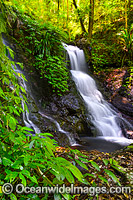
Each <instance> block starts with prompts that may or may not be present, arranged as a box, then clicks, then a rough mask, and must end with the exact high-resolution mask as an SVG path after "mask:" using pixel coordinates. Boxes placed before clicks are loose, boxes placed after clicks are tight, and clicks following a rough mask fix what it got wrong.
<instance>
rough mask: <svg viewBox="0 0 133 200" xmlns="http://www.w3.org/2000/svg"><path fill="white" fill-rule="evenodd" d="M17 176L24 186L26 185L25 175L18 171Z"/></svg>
mask: <svg viewBox="0 0 133 200" xmlns="http://www.w3.org/2000/svg"><path fill="white" fill-rule="evenodd" d="M19 178H20V179H21V180H22V184H23V185H24V186H26V179H25V177H24V176H23V174H22V173H19Z"/></svg>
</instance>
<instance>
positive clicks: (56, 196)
mask: <svg viewBox="0 0 133 200" xmlns="http://www.w3.org/2000/svg"><path fill="white" fill-rule="evenodd" d="M54 200H62V197H61V194H58V193H55V194H54Z"/></svg>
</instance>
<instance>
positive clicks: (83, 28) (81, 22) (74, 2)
mask: <svg viewBox="0 0 133 200" xmlns="http://www.w3.org/2000/svg"><path fill="white" fill-rule="evenodd" d="M73 4H74V6H75V8H76V10H77V13H78V17H79V20H80V25H81V28H82V31H83V33H85V32H86V30H85V27H84V24H83V20H82V17H81V16H80V11H79V9H78V7H77V4H76V1H75V0H73Z"/></svg>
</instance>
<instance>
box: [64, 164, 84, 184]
mask: <svg viewBox="0 0 133 200" xmlns="http://www.w3.org/2000/svg"><path fill="white" fill-rule="evenodd" d="M67 168H68V169H69V170H70V171H71V172H72V173H73V174H74V176H75V177H76V178H77V179H78V180H79V181H81V182H82V179H83V175H82V173H81V172H80V170H79V169H78V168H77V167H75V166H74V165H72V164H71V165H69V166H68V167H67Z"/></svg>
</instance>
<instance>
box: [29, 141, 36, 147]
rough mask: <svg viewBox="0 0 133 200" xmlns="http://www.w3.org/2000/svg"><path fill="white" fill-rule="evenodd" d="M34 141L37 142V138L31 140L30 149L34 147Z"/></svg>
mask: <svg viewBox="0 0 133 200" xmlns="http://www.w3.org/2000/svg"><path fill="white" fill-rule="evenodd" d="M34 142H35V140H33V141H31V143H30V144H29V149H32V147H33V145H34Z"/></svg>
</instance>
